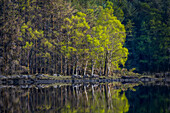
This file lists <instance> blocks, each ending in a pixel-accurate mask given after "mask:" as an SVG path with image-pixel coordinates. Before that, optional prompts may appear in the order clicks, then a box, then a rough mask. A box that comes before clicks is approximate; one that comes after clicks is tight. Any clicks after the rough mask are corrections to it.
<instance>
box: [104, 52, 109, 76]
mask: <svg viewBox="0 0 170 113" xmlns="http://www.w3.org/2000/svg"><path fill="white" fill-rule="evenodd" d="M107 56H108V52H106V58H105V67H104V75H105V76H106V70H107V63H108V58H107Z"/></svg>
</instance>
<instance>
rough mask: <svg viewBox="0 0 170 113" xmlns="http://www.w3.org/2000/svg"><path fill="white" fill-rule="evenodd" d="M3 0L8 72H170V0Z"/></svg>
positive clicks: (1, 63) (2, 66)
mask: <svg viewBox="0 0 170 113" xmlns="http://www.w3.org/2000/svg"><path fill="white" fill-rule="evenodd" d="M0 4H1V5H0V9H1V10H0V11H1V13H0V31H1V32H0V36H1V40H0V72H1V73H3V74H19V73H61V74H65V75H70V74H78V73H81V74H82V75H83V74H86V73H87V72H88V73H89V74H92V75H93V73H94V71H96V72H97V73H98V74H100V75H102V74H104V75H108V74H110V72H111V71H112V70H117V69H119V67H123V66H125V67H126V68H127V69H132V68H136V71H137V72H145V71H148V72H162V71H164V72H165V71H169V67H170V66H169V64H170V59H169V58H170V56H169V55H170V54H169V52H170V50H169V48H170V47H169V45H170V44H169V39H170V38H169V36H170V34H169V30H170V27H169V24H170V23H169V18H170V17H169V12H170V11H169V8H168V7H169V4H170V3H169V1H168V0H110V2H107V0H1V1H0ZM121 23H122V24H121ZM123 24H124V25H123ZM124 26H125V27H124ZM125 33H126V34H125ZM125 38H126V41H125ZM123 45H125V47H126V48H127V49H128V50H129V51H128V50H127V49H126V48H125V47H124V46H123ZM128 53H129V54H128ZM127 56H128V59H127ZM126 60H127V62H126ZM125 62H126V63H125Z"/></svg>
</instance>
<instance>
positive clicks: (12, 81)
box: [0, 74, 170, 85]
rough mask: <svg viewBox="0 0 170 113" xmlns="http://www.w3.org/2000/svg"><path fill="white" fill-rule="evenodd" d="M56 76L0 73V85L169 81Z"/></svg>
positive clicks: (164, 80) (129, 77) (167, 80)
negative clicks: (7, 74)
mask: <svg viewBox="0 0 170 113" xmlns="http://www.w3.org/2000/svg"><path fill="white" fill-rule="evenodd" d="M58 78H59V77H58V76H56V77H55V78H54V77H50V76H47V75H44V74H38V75H36V76H33V75H16V76H2V75H0V85H1V84H2V85H4V84H8V85H23V84H54V83H72V84H73V83H110V82H121V83H137V82H143V83H145V82H153V81H163V82H170V79H169V78H162V79H160V78H151V77H140V78H139V77H133V76H122V77H121V78H115V79H113V78H109V77H102V78H101V77H96V78H95V77H87V78H73V77H70V78H62V77H60V78H59V79H58Z"/></svg>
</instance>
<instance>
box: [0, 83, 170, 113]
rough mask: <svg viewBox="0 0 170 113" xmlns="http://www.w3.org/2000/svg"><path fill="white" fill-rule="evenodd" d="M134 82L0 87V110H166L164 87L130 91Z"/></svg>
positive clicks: (69, 112)
mask: <svg viewBox="0 0 170 113" xmlns="http://www.w3.org/2000/svg"><path fill="white" fill-rule="evenodd" d="M134 86H137V84H123V85H122V84H121V83H109V84H90V85H89V84H86V85H82V84H74V86H71V85H62V86H61V85H57V86H56V85H55V86H54V87H52V86H49V87H45V86H44V87H40V85H38V86H36V88H35V87H32V88H30V89H21V88H18V87H15V88H0V113H1V112H17V113H20V112H22V111H24V112H30V113H31V112H32V113H33V112H38V113H47V112H49V113H54V112H57V113H126V112H129V113H147V112H148V111H150V112H151V113H158V112H159V113H169V111H168V107H169V104H168V103H170V100H169V98H168V96H169V95H168V94H169V92H168V91H169V90H168V88H167V87H151V86H150V87H135V89H136V91H135V92H133V93H132V92H131V91H133V90H134V89H132V88H133V87H134ZM37 87H38V89H37ZM127 89H129V90H128V91H127ZM148 89H149V90H148ZM125 91H126V92H125ZM153 92H154V93H153ZM130 106H131V107H130ZM130 108H132V109H130ZM146 108H147V109H146Z"/></svg>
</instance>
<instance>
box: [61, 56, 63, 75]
mask: <svg viewBox="0 0 170 113" xmlns="http://www.w3.org/2000/svg"><path fill="white" fill-rule="evenodd" d="M61 74H63V57H62V55H61Z"/></svg>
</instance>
